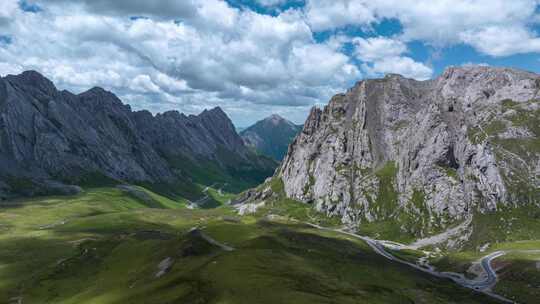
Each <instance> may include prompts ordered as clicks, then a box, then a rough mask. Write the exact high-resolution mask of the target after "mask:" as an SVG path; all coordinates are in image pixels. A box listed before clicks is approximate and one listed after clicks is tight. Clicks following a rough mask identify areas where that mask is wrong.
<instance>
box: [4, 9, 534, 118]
mask: <svg viewBox="0 0 540 304" xmlns="http://www.w3.org/2000/svg"><path fill="white" fill-rule="evenodd" d="M538 7H539V1H538V0H513V1H507V0H455V1H449V0H377V1H374V0H371V1H368V0H355V1H352V0H289V1H286V0H227V1H224V0H185V1H174V0H154V1H143V0H116V1H108V0H24V1H19V0H2V1H0V75H6V74H10V73H11V74H14V73H20V72H22V71H23V70H28V69H34V70H37V71H39V72H41V73H43V74H44V75H45V76H47V77H49V78H50V79H51V80H53V81H54V82H55V83H56V84H57V86H58V88H60V89H69V90H71V91H73V92H75V93H78V92H82V91H85V90H87V89H89V88H91V87H93V86H101V87H103V88H105V89H108V90H110V91H112V92H114V93H116V94H117V95H118V96H119V97H120V98H121V99H122V100H123V101H124V102H126V103H129V104H130V105H131V106H132V107H133V108H134V109H148V110H150V111H152V112H154V113H158V112H163V111H167V110H178V111H181V112H185V113H188V114H196V113H199V112H201V111H202V110H203V109H205V108H211V107H215V106H220V107H222V108H223V109H224V110H225V111H226V112H227V113H228V114H229V116H230V117H231V118H232V120H233V122H234V123H235V124H236V125H238V126H247V125H250V124H252V123H253V122H255V121H256V120H259V119H262V118H263V117H265V116H268V115H270V114H272V113H278V114H280V115H282V116H284V117H286V118H289V119H291V120H293V121H294V122H296V123H302V122H303V120H304V119H305V117H306V115H307V113H308V111H309V109H310V108H311V107H312V106H313V105H323V104H325V103H326V102H327V101H328V100H329V98H330V97H331V96H332V95H333V94H336V93H339V92H343V91H345V90H346V89H347V88H349V87H350V86H352V85H353V84H354V83H355V82H356V81H358V80H361V79H364V78H374V77H382V76H384V75H385V74H387V73H398V74H402V75H404V76H406V77H411V78H415V79H418V80H424V79H429V78H434V77H437V75H438V74H440V73H441V72H442V71H443V70H444V69H445V68H446V67H447V66H451V65H454V66H459V65H469V64H481V65H493V66H509V67H515V68H520V69H525V70H529V71H533V72H537V73H538V72H540V54H539V53H540V38H539V33H540V27H539V24H540V15H539V9H538ZM29 46H31V47H29Z"/></svg>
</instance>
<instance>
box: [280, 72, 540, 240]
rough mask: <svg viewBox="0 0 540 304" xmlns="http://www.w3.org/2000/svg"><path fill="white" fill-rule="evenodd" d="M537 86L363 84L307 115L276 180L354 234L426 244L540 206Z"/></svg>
mask: <svg viewBox="0 0 540 304" xmlns="http://www.w3.org/2000/svg"><path fill="white" fill-rule="evenodd" d="M539 90H540V76H539V75H537V74H534V73H529V72H524V71H519V70H514V69H505V68H492V67H452V68H449V69H447V70H446V71H445V72H444V73H443V74H442V75H441V76H440V77H438V78H436V79H434V80H428V81H415V80H412V79H407V78H404V77H402V76H400V75H387V76H386V77H385V78H383V79H369V80H363V81H361V82H358V83H357V84H356V85H355V86H354V87H353V88H351V89H350V90H349V91H347V92H346V93H345V94H338V95H336V96H334V97H333V98H332V99H331V101H330V102H329V104H328V105H327V106H326V107H324V109H319V108H313V109H312V110H311V113H310V114H309V117H308V119H307V121H306V123H305V126H304V129H303V130H302V132H301V133H300V134H299V135H298V136H297V137H296V138H295V140H294V142H293V143H292V144H291V145H290V147H289V150H288V153H287V155H286V157H285V159H284V160H283V163H282V165H281V167H280V169H279V170H278V172H277V173H276V178H280V179H282V181H283V184H284V191H285V193H286V195H287V196H288V197H290V198H293V199H296V200H299V201H303V202H307V203H312V204H314V206H315V208H317V209H318V210H319V211H322V212H325V213H327V214H328V215H334V216H339V217H341V219H342V221H343V222H344V223H345V224H348V225H349V226H351V227H356V226H357V225H358V223H363V222H372V221H385V220H389V221H391V222H393V223H396V224H397V225H401V229H402V231H404V232H405V231H407V232H410V233H414V234H415V235H417V236H418V237H421V236H424V235H427V234H429V233H430V232H433V231H435V230H437V229H442V228H444V227H447V226H448V225H449V224H451V223H456V222H459V221H463V220H465V219H466V218H468V216H469V215H470V214H472V213H474V212H487V211H490V210H495V209H497V208H498V207H499V206H501V205H508V204H512V205H519V204H527V203H532V204H540V192H539V189H540V142H539V126H540V122H539V119H540V112H539V108H540V105H539V101H538V98H539Z"/></svg>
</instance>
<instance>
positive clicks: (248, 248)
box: [0, 188, 496, 304]
mask: <svg viewBox="0 0 540 304" xmlns="http://www.w3.org/2000/svg"><path fill="white" fill-rule="evenodd" d="M137 190H138V191H142V192H144V193H146V194H147V195H148V196H146V195H142V196H141V195H140V194H139V195H134V193H133V192H129V191H124V190H120V189H118V188H95V189H89V190H87V191H86V192H84V193H83V194H80V195H77V196H71V197H42V198H35V199H26V200H18V201H9V202H5V203H3V204H2V205H1V206H2V207H1V208H0V303H21V302H22V303H66V304H67V303H492V302H493V300H491V299H490V298H487V297H485V296H482V295H480V294H474V292H473V291H470V290H467V289H463V288H460V287H458V286H457V285H455V284H453V283H451V282H450V281H447V280H439V279H435V278H433V277H431V276H429V275H427V274H424V273H421V272H418V271H416V270H413V269H411V268H409V267H407V266H404V265H400V264H396V263H393V262H390V261H388V260H386V259H385V258H384V257H381V256H380V255H378V254H376V253H375V252H374V251H372V250H371V249H370V248H369V247H368V246H367V245H366V244H365V243H363V242H362V241H360V240H357V239H353V238H351V237H348V236H345V235H343V234H337V233H334V232H328V231H322V230H318V229H314V228H312V227H309V226H307V225H304V224H300V223H299V222H296V221H294V220H288V219H287V217H283V216H281V217H272V219H271V220H270V219H269V217H267V216H266V215H267V213H266V214H260V215H259V216H244V217H238V216H237V215H236V212H234V210H233V209H232V208H231V207H229V206H227V205H222V206H221V207H218V208H215V209H194V210H190V209H188V208H186V207H185V206H186V205H185V202H176V201H172V200H170V199H167V198H165V197H162V196H159V195H157V194H154V193H152V192H149V191H148V190H146V189H144V188H137ZM136 193H139V192H136ZM209 193H210V194H211V195H215V196H216V200H217V201H219V200H224V199H225V198H226V195H225V194H223V195H221V194H219V193H218V191H214V190H212V191H209ZM148 197H150V198H151V199H148ZM276 206H277V205H276ZM294 206H295V205H291V206H290V208H292V209H290V210H289V211H290V212H296V214H301V211H300V210H307V209H298V208H296V209H294V208H295V207H294ZM275 208H277V207H275ZM275 208H270V209H267V212H272V210H278V209H279V208H278V209H275ZM295 210H296V211H295ZM282 211H285V210H284V209H282ZM493 303H496V302H493Z"/></svg>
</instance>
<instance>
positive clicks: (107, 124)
mask: <svg viewBox="0 0 540 304" xmlns="http://www.w3.org/2000/svg"><path fill="white" fill-rule="evenodd" d="M0 115H1V116H0V197H7V196H10V195H14V194H18V195H21V194H22V195H32V194H46V193H66V192H67V193H73V192H76V191H77V188H76V187H73V186H66V184H78V185H93V184H110V183H119V182H131V183H137V184H144V185H148V186H150V187H154V188H155V189H159V190H160V191H162V192H163V193H166V194H168V195H171V196H175V195H182V196H186V197H188V198H195V197H198V196H199V195H200V189H198V186H196V185H195V184H194V183H205V184H212V183H214V182H219V183H227V184H228V186H229V187H230V189H231V190H236V191H239V190H242V189H243V188H245V187H248V186H250V185H255V184H257V183H259V182H261V181H263V180H264V178H265V177H266V176H267V175H269V174H271V173H272V172H273V168H274V166H275V164H274V163H273V162H272V161H271V160H269V159H264V158H261V157H259V156H257V155H255V154H254V153H252V152H250V151H249V149H247V148H246V147H245V146H244V145H243V143H242V140H241V138H240V137H239V136H238V135H237V133H236V131H235V130H234V127H233V125H232V123H231V122H230V120H229V118H228V117H227V116H226V115H225V113H223V111H222V110H221V109H219V108H216V109H214V110H211V111H205V112H203V113H201V114H200V115H199V116H193V115H190V116H185V115H182V114H179V113H177V112H167V113H164V114H160V115H157V116H155V117H154V116H152V115H151V114H150V113H149V112H146V111H141V112H133V111H132V110H131V108H130V107H129V106H128V105H124V104H122V102H121V101H120V100H119V99H118V98H117V97H116V96H115V95H114V94H112V93H110V92H107V91H105V90H103V89H101V88H93V89H91V90H89V91H87V92H84V93H82V94H79V95H74V94H72V93H70V92H67V91H58V90H57V89H56V88H55V86H54V84H53V83H52V82H51V81H49V80H48V79H46V78H44V77H43V76H42V75H40V74H39V73H37V72H33V71H29V72H24V73H22V74H21V75H17V76H14V75H9V76H7V77H4V78H1V79H0ZM243 173H246V174H244V175H241V174H243Z"/></svg>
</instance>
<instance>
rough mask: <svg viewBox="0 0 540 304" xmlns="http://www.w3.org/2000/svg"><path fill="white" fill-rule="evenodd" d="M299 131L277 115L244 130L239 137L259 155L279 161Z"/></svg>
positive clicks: (298, 128)
mask: <svg viewBox="0 0 540 304" xmlns="http://www.w3.org/2000/svg"><path fill="white" fill-rule="evenodd" d="M300 130H301V127H300V126H297V125H295V124H294V123H292V122H291V121H289V120H287V119H285V118H283V117H281V116H279V115H278V114H272V115H270V116H268V117H266V118H265V119H263V120H260V121H258V122H256V123H255V124H254V125H252V126H251V127H248V128H246V129H245V130H243V131H242V132H240V135H241V136H242V139H243V140H244V143H245V144H246V145H247V146H249V147H252V148H254V149H255V150H257V151H258V152H259V153H261V154H264V155H267V156H270V157H273V158H274V159H277V160H280V159H282V158H283V156H284V155H285V153H287V149H288V146H289V143H290V142H292V140H293V139H294V137H295V136H296V134H298V132H300Z"/></svg>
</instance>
